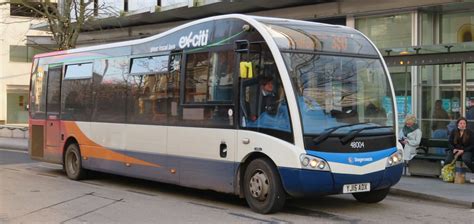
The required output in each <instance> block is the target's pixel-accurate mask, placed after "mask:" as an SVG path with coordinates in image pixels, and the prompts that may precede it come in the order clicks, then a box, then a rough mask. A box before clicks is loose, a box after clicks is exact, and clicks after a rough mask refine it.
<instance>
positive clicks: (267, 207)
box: [244, 158, 286, 214]
mask: <svg viewBox="0 0 474 224" xmlns="http://www.w3.org/2000/svg"><path fill="white" fill-rule="evenodd" d="M244 195H245V199H246V200H247V203H248V204H249V206H250V208H251V209H252V210H254V211H255V212H258V213H262V214H268V213H274V212H277V211H279V210H280V209H281V208H283V206H284V205H285V200H286V194H285V191H284V190H283V187H282V184H281V180H280V177H279V175H278V172H277V170H276V168H275V166H274V165H273V164H272V163H271V162H270V161H269V160H268V159H265V158H262V159H256V160H253V161H252V162H250V164H249V165H248V167H247V169H246V170H245V175H244Z"/></svg>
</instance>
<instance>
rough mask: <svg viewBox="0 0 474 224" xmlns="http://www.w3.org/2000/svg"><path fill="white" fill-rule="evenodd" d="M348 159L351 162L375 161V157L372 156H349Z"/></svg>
mask: <svg viewBox="0 0 474 224" xmlns="http://www.w3.org/2000/svg"><path fill="white" fill-rule="evenodd" d="M347 161H348V162H349V163H363V162H372V161H374V159H373V158H372V157H365V158H359V157H349V158H347Z"/></svg>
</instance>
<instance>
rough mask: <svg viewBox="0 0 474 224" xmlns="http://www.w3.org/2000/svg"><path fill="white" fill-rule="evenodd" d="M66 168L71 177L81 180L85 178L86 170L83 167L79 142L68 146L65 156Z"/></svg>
mask: <svg viewBox="0 0 474 224" xmlns="http://www.w3.org/2000/svg"><path fill="white" fill-rule="evenodd" d="M64 170H66V174H67V177H68V178H69V179H72V180H80V179H82V178H84V176H85V174H86V170H84V168H82V160H81V153H80V151H79V146H77V144H70V145H68V146H67V149H66V155H65V156H64Z"/></svg>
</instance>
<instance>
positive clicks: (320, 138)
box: [313, 122, 368, 144]
mask: <svg viewBox="0 0 474 224" xmlns="http://www.w3.org/2000/svg"><path fill="white" fill-rule="evenodd" d="M360 124H368V122H362V123H355V124H346V125H341V126H336V127H332V128H329V129H326V131H325V132H323V133H321V134H320V135H319V136H318V137H316V138H313V142H314V144H319V143H320V142H322V141H324V140H326V139H327V138H328V137H329V135H330V134H331V133H333V132H334V131H336V130H337V129H339V128H345V127H350V126H356V125H360Z"/></svg>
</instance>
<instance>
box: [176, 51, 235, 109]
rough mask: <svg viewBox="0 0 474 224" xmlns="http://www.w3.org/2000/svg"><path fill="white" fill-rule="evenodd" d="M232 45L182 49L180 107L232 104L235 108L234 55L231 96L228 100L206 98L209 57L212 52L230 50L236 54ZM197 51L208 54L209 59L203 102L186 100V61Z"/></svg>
mask: <svg viewBox="0 0 474 224" xmlns="http://www.w3.org/2000/svg"><path fill="white" fill-rule="evenodd" d="M232 47H233V45H225V46H223V47H216V48H212V49H211V50H200V51H198V50H188V51H184V52H183V54H182V58H181V60H182V65H181V70H182V72H181V80H182V81H181V86H180V94H181V99H180V104H181V107H194V108H196V107H200V106H203V107H209V106H234V109H235V105H236V99H235V98H236V94H237V93H238V91H237V90H238V82H237V81H236V78H238V77H236V69H237V68H236V64H235V63H236V60H237V59H236V57H234V58H233V61H232V67H234V70H233V74H232V93H233V95H232V98H231V99H230V100H219V101H208V100H207V97H208V95H209V87H210V86H209V78H210V77H211V74H210V73H211V69H210V66H211V62H210V59H211V54H212V53H223V52H232V54H234V56H235V55H236V54H235V51H234V49H233V48H232ZM199 53H207V54H208V57H207V58H208V61H209V69H208V71H207V80H206V101H205V102H202V103H201V102H187V101H186V77H187V75H188V74H187V63H188V57H189V55H192V54H199Z"/></svg>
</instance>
